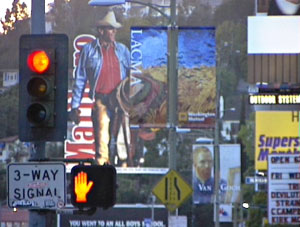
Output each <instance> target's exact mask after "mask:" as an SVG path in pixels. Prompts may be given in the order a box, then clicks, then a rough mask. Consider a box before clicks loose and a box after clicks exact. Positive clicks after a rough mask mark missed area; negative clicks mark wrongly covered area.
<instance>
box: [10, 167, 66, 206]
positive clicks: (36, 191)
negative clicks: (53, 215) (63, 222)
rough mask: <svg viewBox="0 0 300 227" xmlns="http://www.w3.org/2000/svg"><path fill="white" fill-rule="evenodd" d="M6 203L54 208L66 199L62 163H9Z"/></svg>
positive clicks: (62, 204) (61, 204)
mask: <svg viewBox="0 0 300 227" xmlns="http://www.w3.org/2000/svg"><path fill="white" fill-rule="evenodd" d="M7 182H8V184H7V185H8V190H7V191H8V206H9V207H11V208H13V207H18V208H29V209H57V208H62V207H63V206H64V205H65V202H66V186H65V184H66V168H65V165H64V163H53V162H43V163H41V162H29V163H12V164H9V165H8V167H7Z"/></svg>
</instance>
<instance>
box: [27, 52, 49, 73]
mask: <svg viewBox="0 0 300 227" xmlns="http://www.w3.org/2000/svg"><path fill="white" fill-rule="evenodd" d="M27 65H28V67H29V68H30V70H32V71H33V72H36V73H38V74H42V73H44V72H46V71H47V70H48V69H49V67H50V58H49V56H48V55H47V53H46V52H45V51H43V50H36V51H33V52H31V53H30V54H29V56H28V58H27Z"/></svg>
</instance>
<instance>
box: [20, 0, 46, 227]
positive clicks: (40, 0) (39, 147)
mask: <svg viewBox="0 0 300 227" xmlns="http://www.w3.org/2000/svg"><path fill="white" fill-rule="evenodd" d="M31 34H45V0H31ZM21 76H22V75H21ZM30 158H31V159H43V158H45V142H42V141H41V142H34V149H33V152H31V153H30ZM29 226H31V227H44V226H46V215H45V213H43V214H41V213H40V212H39V211H38V210H30V211H29Z"/></svg>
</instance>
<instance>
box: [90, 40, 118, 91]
mask: <svg viewBox="0 0 300 227" xmlns="http://www.w3.org/2000/svg"><path fill="white" fill-rule="evenodd" d="M101 51H102V58H103V59H102V61H103V63H102V68H101V70H100V75H99V79H98V82H97V85H96V89H95V92H96V93H100V94H109V93H111V92H112V91H113V90H114V89H115V88H116V87H117V86H118V85H119V83H120V82H121V71H120V63H119V59H118V57H117V55H116V53H115V46H114V45H109V46H108V47H107V48H106V47H104V46H103V47H102V48H101Z"/></svg>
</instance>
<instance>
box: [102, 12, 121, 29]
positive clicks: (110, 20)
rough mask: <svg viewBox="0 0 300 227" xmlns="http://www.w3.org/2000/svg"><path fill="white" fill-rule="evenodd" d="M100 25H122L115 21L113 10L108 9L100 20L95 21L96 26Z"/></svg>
mask: <svg viewBox="0 0 300 227" xmlns="http://www.w3.org/2000/svg"><path fill="white" fill-rule="evenodd" d="M102 26H111V27H113V28H121V27H122V25H121V24H120V23H119V22H117V20H116V17H115V14H114V12H113V11H109V12H108V13H107V14H106V16H105V17H104V18H103V19H102V20H99V21H97V27H102Z"/></svg>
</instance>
